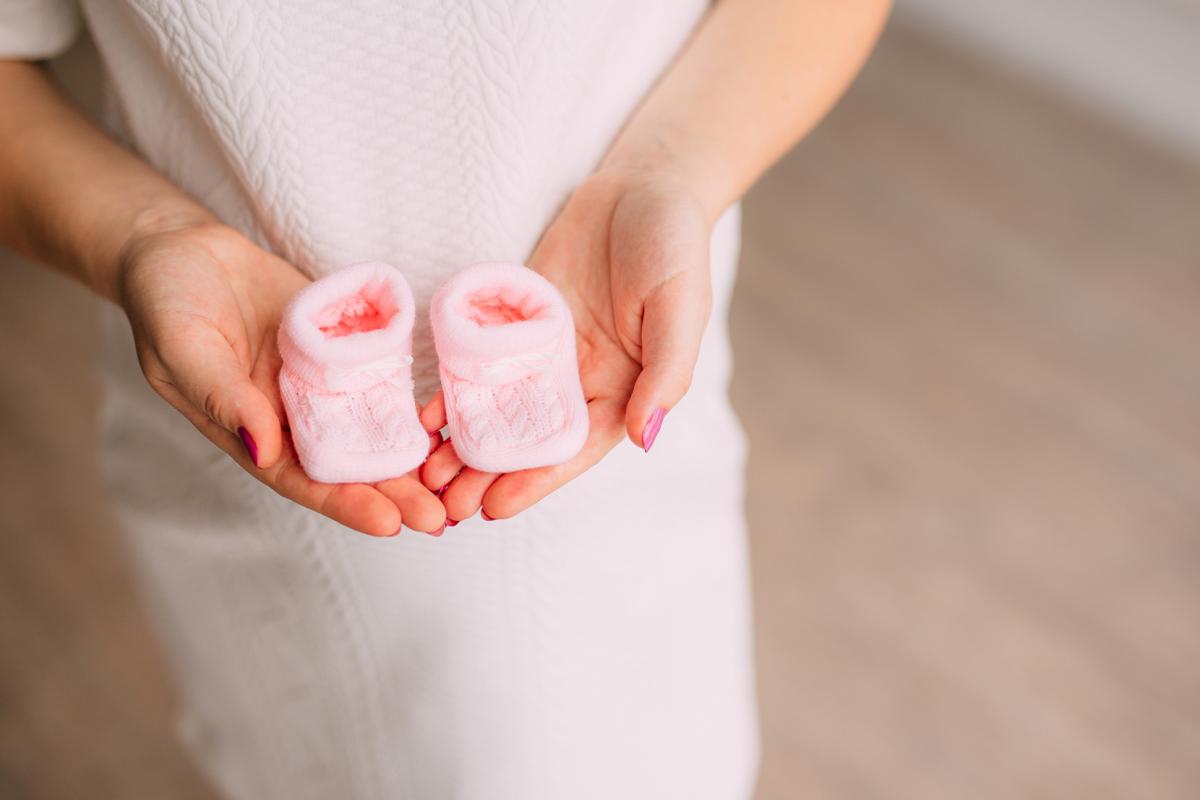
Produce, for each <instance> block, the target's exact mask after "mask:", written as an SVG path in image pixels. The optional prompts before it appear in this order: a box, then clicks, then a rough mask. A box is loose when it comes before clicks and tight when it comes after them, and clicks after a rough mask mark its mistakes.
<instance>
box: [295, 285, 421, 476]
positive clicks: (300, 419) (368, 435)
mask: <svg viewBox="0 0 1200 800" xmlns="http://www.w3.org/2000/svg"><path fill="white" fill-rule="evenodd" d="M415 316H416V314H415V311H414V306H413V296H412V290H410V289H409V288H408V282H407V281H405V280H404V276H402V275H401V274H400V273H399V272H398V271H397V270H396V269H395V268H393V267H390V266H388V265H387V264H379V263H365V264H355V265H353V266H349V267H346V268H345V269H342V270H339V271H337V272H335V273H333V274H332V275H329V276H328V277H326V278H322V279H321V280H319V281H316V282H315V283H312V284H310V285H308V286H306V287H305V288H304V289H302V290H301V291H300V293H299V294H297V295H296V296H295V298H293V299H292V302H291V303H290V304H289V305H288V307H287V310H286V311H285V312H284V315H283V323H282V324H281V325H280V328H279V354H280V356H282V358H283V368H282V369H281V370H280V372H279V391H280V394H281V395H282V396H283V405H284V407H285V408H286V409H287V416H288V420H289V422H290V423H291V429H292V441H293V442H294V443H295V445H296V452H297V454H298V455H299V456H300V463H301V465H302V466H303V467H304V471H305V472H306V473H308V476H309V477H310V478H312V479H313V480H315V481H318V482H321V483H359V482H362V483H374V482H376V481H381V480H385V479H387V478H395V477H397V476H399V475H403V474H405V473H406V472H409V471H410V470H413V469H415V468H416V467H417V466H419V465H420V464H421V462H422V461H424V460H425V456H426V454H427V453H428V451H429V436H428V434H426V433H425V429H424V428H422V427H421V422H420V420H419V419H418V418H417V404H416V401H415V400H414V399H413V385H412V328H413V320H414V318H415Z"/></svg>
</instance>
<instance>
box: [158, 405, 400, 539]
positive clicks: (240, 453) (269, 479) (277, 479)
mask: <svg viewBox="0 0 1200 800" xmlns="http://www.w3.org/2000/svg"><path fill="white" fill-rule="evenodd" d="M164 397H165V399H166V400H167V402H169V403H170V404H171V405H172V406H174V407H175V408H176V409H177V410H178V411H179V412H180V413H182V414H183V416H184V417H186V418H187V419H188V421H189V422H191V423H192V425H194V426H195V427H196V429H197V430H199V431H200V432H201V433H202V434H204V436H205V437H206V438H207V439H208V440H209V441H211V442H212V443H213V444H215V445H217V447H219V448H221V449H222V450H224V451H225V452H226V453H228V454H229V456H230V457H231V458H233V460H234V461H236V462H238V464H240V465H241V466H242V467H243V468H244V469H245V470H246V471H247V472H249V473H250V474H252V475H253V476H254V477H255V478H257V479H258V480H260V481H262V482H263V483H265V484H266V485H267V486H269V487H271V489H273V490H274V491H275V492H276V493H278V494H279V495H281V496H282V497H285V498H287V499H288V500H291V501H292V502H294V503H298V504H300V505H302V506H304V507H306V508H309V509H311V510H313V511H316V512H317V513H319V514H323V515H324V516H326V517H329V518H330V519H332V520H334V521H335V522H338V523H341V524H342V525H345V526H346V527H348V528H353V529H354V530H356V531H359V532H361V533H365V534H367V535H369V536H393V535H395V534H396V533H399V531H400V521H401V520H400V510H399V509H398V508H397V507H396V504H395V503H394V502H392V501H391V500H390V499H388V498H387V497H385V496H384V495H383V493H381V492H380V491H378V490H376V489H374V488H372V487H370V486H367V485H366V484H361V483H359V484H350V483H345V484H329V483H317V482H315V481H313V480H312V479H311V478H309V477H308V476H307V475H306V474H304V470H303V469H301V467H300V463H299V461H298V460H297V459H296V455H295V450H294V449H293V448H292V447H291V445H290V443H288V444H287V446H286V447H284V448H283V453H282V454H281V455H280V456H279V458H277V459H276V461H275V463H274V464H273V465H272V466H270V467H266V468H263V469H257V468H255V466H254V464H253V462H252V461H251V460H250V455H249V453H248V452H247V451H246V449H245V448H244V447H243V446H242V443H241V441H240V439H239V437H237V436H236V435H234V434H231V433H230V432H229V431H227V430H225V428H224V427H223V426H221V425H218V424H217V423H216V422H213V421H212V420H211V419H209V418H208V416H206V415H205V414H203V413H202V412H200V411H199V410H197V409H196V408H195V406H193V405H192V404H191V403H190V402H188V401H187V399H186V398H184V397H183V395H182V394H180V393H179V392H178V391H177V390H175V389H174V388H173V387H172V388H171V389H169V390H168V391H166V392H165V393H164Z"/></svg>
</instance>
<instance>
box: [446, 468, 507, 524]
mask: <svg viewBox="0 0 1200 800" xmlns="http://www.w3.org/2000/svg"><path fill="white" fill-rule="evenodd" d="M496 477H497V476H496V473H494V472H480V471H479V470H477V469H471V468H470V467H467V468H465V469H464V470H463V471H462V472H460V473H458V477H456V478H454V479H453V480H452V481H450V483H449V485H447V486H446V491H445V492H443V493H442V505H444V506H445V507H446V517H447V518H448V519H450V520H452V521H454V522H460V521H462V520H464V519H467V518H468V517H472V516H474V515H475V513H476V512H477V511H479V509H480V508H482V506H483V495H484V493H485V492H486V491H487V490H488V487H489V486H491V485H492V482H493V481H495V480H496Z"/></svg>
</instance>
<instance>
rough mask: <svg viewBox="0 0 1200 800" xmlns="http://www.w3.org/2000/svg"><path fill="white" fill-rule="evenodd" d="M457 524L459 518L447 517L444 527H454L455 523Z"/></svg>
mask: <svg viewBox="0 0 1200 800" xmlns="http://www.w3.org/2000/svg"><path fill="white" fill-rule="evenodd" d="M457 524H458V520H456V519H447V520H446V524H445V525H443V526H442V527H444V528H453V527H454V526H455V525H457Z"/></svg>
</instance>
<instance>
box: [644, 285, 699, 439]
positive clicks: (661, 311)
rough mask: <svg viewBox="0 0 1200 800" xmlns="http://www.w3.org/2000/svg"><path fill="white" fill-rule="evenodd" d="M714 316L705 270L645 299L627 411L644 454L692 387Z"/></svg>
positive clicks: (659, 286)
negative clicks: (706, 329) (636, 373)
mask: <svg viewBox="0 0 1200 800" xmlns="http://www.w3.org/2000/svg"><path fill="white" fill-rule="evenodd" d="M711 310H712V286H711V284H710V282H709V278H708V271H707V270H704V269H685V270H682V271H680V272H678V273H676V274H675V275H674V276H672V277H671V278H670V279H668V280H667V281H666V282H664V283H662V284H659V285H658V286H657V287H656V288H655V289H654V290H653V291H652V292H651V293H650V295H649V296H648V297H646V299H645V302H644V305H643V310H642V324H641V348H642V359H641V360H642V372H641V374H640V375H639V376H638V379H637V382H636V383H635V384H634V386H633V394H632V395H630V397H629V404H628V405H627V407H626V409H625V428H626V431H627V432H628V433H629V438H630V439H631V440H632V441H633V443H634V444H636V445H638V446H639V447H641V448H642V449H643V450H647V451H649V450H650V446H651V445H653V444H654V440H655V438H656V437H657V436H658V432H659V429H660V428H661V427H662V424H663V418H664V417H665V416H666V413H667V412H668V411H670V410H671V408H673V407H674V406H675V404H676V403H678V402H679V401H680V399H682V398H683V395H684V394H685V393H686V392H687V390H688V387H689V386H691V384H692V371H693V370H694V369H695V367H696V359H697V357H698V356H699V355H700V340H701V338H702V337H703V335H704V326H705V325H706V324H707V322H708V315H709V313H710V312H711Z"/></svg>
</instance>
